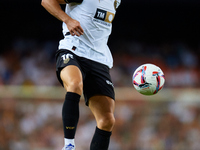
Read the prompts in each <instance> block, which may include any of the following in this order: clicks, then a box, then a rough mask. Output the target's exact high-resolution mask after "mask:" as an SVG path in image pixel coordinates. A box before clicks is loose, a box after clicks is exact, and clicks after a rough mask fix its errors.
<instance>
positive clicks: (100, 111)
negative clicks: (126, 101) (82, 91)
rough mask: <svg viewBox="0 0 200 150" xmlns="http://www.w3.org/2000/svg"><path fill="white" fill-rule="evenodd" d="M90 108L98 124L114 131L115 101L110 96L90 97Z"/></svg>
mask: <svg viewBox="0 0 200 150" xmlns="http://www.w3.org/2000/svg"><path fill="white" fill-rule="evenodd" d="M89 108H90V110H91V111H92V113H93V114H94V117H95V119H96V121H97V126H98V127H99V128H103V129H104V130H107V131H112V128H113V125H114V123H115V118H114V110H115V101H114V100H113V99H112V98H110V97H108V96H103V95H96V96H93V97H91V98H90V99H89Z"/></svg>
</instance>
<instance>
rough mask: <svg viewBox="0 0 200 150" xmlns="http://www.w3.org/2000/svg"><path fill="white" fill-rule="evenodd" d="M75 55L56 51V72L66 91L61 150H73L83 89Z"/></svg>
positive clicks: (65, 51)
mask: <svg viewBox="0 0 200 150" xmlns="http://www.w3.org/2000/svg"><path fill="white" fill-rule="evenodd" d="M79 68H80V67H79V65H78V62H77V59H76V55H74V54H73V53H72V52H70V51H67V50H58V51H57V53H56V72H57V77H58V80H59V81H60V83H61V84H62V85H63V86H64V88H65V89H66V91H67V93H66V96H65V101H64V103H63V109H62V120H63V129H64V141H65V146H64V148H63V150H74V149H75V144H74V137H75V132H76V127H77V124H78V120H79V101H80V96H81V94H82V91H83V81H82V73H81V71H80V69H79Z"/></svg>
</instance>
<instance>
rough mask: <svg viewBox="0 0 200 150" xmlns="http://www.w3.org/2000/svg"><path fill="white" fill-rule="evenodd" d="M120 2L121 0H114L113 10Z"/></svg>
mask: <svg viewBox="0 0 200 150" xmlns="http://www.w3.org/2000/svg"><path fill="white" fill-rule="evenodd" d="M120 3H121V0H115V2H114V7H115V10H116V9H117V8H118V7H119V5H120Z"/></svg>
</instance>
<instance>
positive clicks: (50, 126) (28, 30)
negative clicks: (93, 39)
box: [0, 0, 200, 150]
mask: <svg viewBox="0 0 200 150" xmlns="http://www.w3.org/2000/svg"><path fill="white" fill-rule="evenodd" d="M40 3H41V1H39V0H29V1H25V0H20V1H11V0H1V1H0V20H1V22H0V23H1V24H0V25H1V28H0V37H1V40H0V43H1V45H0V150H61V148H62V146H63V132H62V122H61V109H62V103H63V100H64V95H65V91H64V89H63V88H62V87H61V86H60V84H59V83H58V81H57V78H56V74H55V57H54V56H55V51H56V50H57V47H58V41H59V40H60V39H61V38H63V36H62V32H61V22H60V21H58V20H57V19H55V18H54V17H52V16H51V15H50V14H48V12H47V11H46V10H45V9H44V8H43V7H42V6H41V4H40ZM62 7H63V8H64V6H62ZM199 8H200V1H199V0H162V1H159V0H151V1H149V0H122V3H121V5H120V7H119V8H118V10H117V14H116V17H115V19H114V22H113V32H112V35H111V36H110V39H109V42H108V44H109V47H110V49H111V51H112V54H113V57H114V67H113V68H112V69H111V75H112V79H113V83H114V85H115V88H116V89H115V90H116V111H115V116H116V125H115V128H114V131H113V134H112V138H111V144H110V148H109V149H110V150H199V147H200V142H199V139H200V101H199V100H200V28H199V27H200V9H199ZM144 63H153V64H156V65H158V66H159V67H160V68H161V69H162V70H163V72H164V73H165V78H166V83H165V86H164V88H163V90H162V91H160V92H159V93H158V94H157V95H155V96H142V95H141V94H139V93H137V92H136V91H135V89H134V88H133V86H132V74H133V72H134V70H135V69H136V68H137V67H138V66H139V65H141V64H144ZM95 126H96V124H95V121H94V118H93V116H92V114H91V112H90V110H89V108H88V107H86V106H85V105H84V100H83V99H82V100H81V102H80V122H79V124H78V130H77V134H76V146H77V150H88V149H89V145H90V141H91V138H92V136H93V132H94V129H95Z"/></svg>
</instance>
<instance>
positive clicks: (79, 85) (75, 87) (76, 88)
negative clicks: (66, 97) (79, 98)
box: [66, 80, 83, 95]
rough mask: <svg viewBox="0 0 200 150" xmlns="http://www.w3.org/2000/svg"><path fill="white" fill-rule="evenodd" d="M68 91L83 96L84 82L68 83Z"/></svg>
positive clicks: (74, 81) (73, 81)
mask: <svg viewBox="0 0 200 150" xmlns="http://www.w3.org/2000/svg"><path fill="white" fill-rule="evenodd" d="M66 88H67V91H70V92H74V93H78V94H80V95H81V94H82V91H83V82H82V81H79V80H72V81H70V82H68V83H67V87H66Z"/></svg>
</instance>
